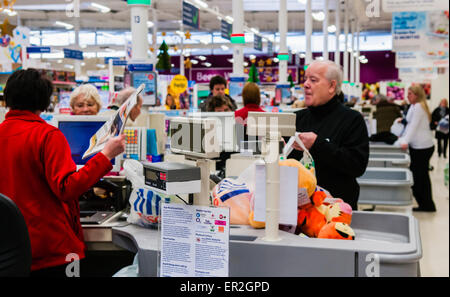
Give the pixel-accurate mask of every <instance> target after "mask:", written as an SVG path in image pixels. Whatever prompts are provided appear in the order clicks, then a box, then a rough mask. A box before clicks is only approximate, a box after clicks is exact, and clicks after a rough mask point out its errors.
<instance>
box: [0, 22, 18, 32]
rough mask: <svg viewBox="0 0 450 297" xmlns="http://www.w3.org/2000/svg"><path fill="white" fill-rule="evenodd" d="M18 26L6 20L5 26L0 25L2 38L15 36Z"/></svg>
mask: <svg viewBox="0 0 450 297" xmlns="http://www.w3.org/2000/svg"><path fill="white" fill-rule="evenodd" d="M16 27H17V26H14V25H11V24H10V23H9V21H8V19H7V18H6V19H5V21H4V22H3V24H1V25H0V29H1V31H2V33H1V36H5V35H8V36H13V31H14V29H15V28H16Z"/></svg>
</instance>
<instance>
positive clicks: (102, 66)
mask: <svg viewBox="0 0 450 297" xmlns="http://www.w3.org/2000/svg"><path fill="white" fill-rule="evenodd" d="M97 67H98V68H102V69H103V68H105V67H106V66H105V65H104V64H97Z"/></svg>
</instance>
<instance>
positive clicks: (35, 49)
mask: <svg viewBox="0 0 450 297" xmlns="http://www.w3.org/2000/svg"><path fill="white" fill-rule="evenodd" d="M49 52H50V47H48V46H28V47H27V53H28V54H42V53H49Z"/></svg>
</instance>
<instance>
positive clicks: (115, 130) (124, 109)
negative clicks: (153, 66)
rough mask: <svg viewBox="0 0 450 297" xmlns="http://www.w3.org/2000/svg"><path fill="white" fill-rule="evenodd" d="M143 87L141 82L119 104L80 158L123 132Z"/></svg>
mask: <svg viewBox="0 0 450 297" xmlns="http://www.w3.org/2000/svg"><path fill="white" fill-rule="evenodd" d="M144 87H145V84H141V85H140V86H139V88H137V90H136V91H134V93H133V94H131V96H130V97H128V99H127V100H126V101H125V102H124V103H123V104H122V106H120V108H119V109H118V110H117V111H116V113H115V114H114V115H113V116H112V117H111V118H110V119H109V120H108V121H107V122H106V123H105V124H104V125H103V126H102V127H101V128H100V129H99V130H98V131H97V132H96V133H95V134H94V135H93V136H92V137H91V139H90V141H89V148H88V149H87V151H86V152H85V153H84V155H83V158H82V159H86V158H87V157H90V156H92V155H95V154H96V153H98V152H100V151H101V150H103V148H104V147H105V144H106V143H107V142H108V140H109V139H110V138H112V137H115V136H118V135H120V134H122V133H123V130H124V128H125V124H126V121H127V119H128V116H129V115H130V111H131V110H132V109H133V107H135V106H136V104H137V96H138V95H139V93H140V92H142V90H143V89H144Z"/></svg>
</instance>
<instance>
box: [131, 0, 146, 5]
mask: <svg viewBox="0 0 450 297" xmlns="http://www.w3.org/2000/svg"><path fill="white" fill-rule="evenodd" d="M150 2H151V0H128V1H127V4H128V5H148V6H150Z"/></svg>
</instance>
